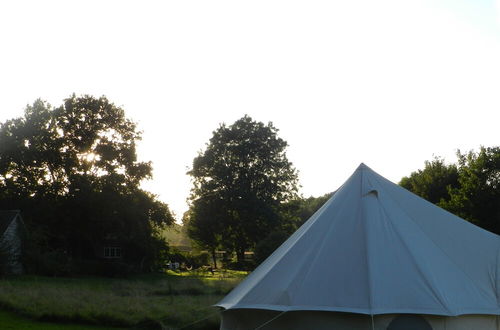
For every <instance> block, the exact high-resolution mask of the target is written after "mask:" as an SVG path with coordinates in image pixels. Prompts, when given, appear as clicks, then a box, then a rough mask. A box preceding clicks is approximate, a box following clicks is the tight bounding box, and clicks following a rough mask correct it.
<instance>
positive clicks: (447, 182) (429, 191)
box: [399, 157, 459, 204]
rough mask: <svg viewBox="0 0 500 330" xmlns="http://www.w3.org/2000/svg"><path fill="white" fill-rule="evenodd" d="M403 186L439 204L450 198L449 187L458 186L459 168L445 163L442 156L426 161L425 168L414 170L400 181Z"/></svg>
mask: <svg viewBox="0 0 500 330" xmlns="http://www.w3.org/2000/svg"><path fill="white" fill-rule="evenodd" d="M399 185H401V186H402V187H403V188H405V189H408V190H409V191H411V192H413V193H414V194H416V195H419V196H420V197H422V198H424V199H426V200H428V201H429V202H431V203H434V204H437V203H439V202H440V201H442V200H444V201H446V200H449V199H450V195H449V192H448V191H449V189H450V188H456V187H458V185H459V183H458V169H457V166H456V165H454V164H451V165H447V164H445V162H444V160H443V159H442V158H438V157H436V158H434V159H433V160H432V161H425V167H424V169H423V170H418V171H415V172H412V173H411V174H410V176H408V177H403V178H402V179H401V181H400V182H399Z"/></svg>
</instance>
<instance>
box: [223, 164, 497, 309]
mask: <svg viewBox="0 0 500 330" xmlns="http://www.w3.org/2000/svg"><path fill="white" fill-rule="evenodd" d="M499 238H500V237H499V236H497V235H495V234H493V233H490V232H488V231H485V230H483V229H481V228H479V227H477V226H475V225H473V224H471V223H469V222H467V221H465V220H463V219H461V218H459V217H457V216H455V215H453V214H451V213H449V212H447V211H445V210H443V209H441V208H439V207H437V206H436V205H434V204H432V203H429V202H427V201H425V200H424V199H422V198H420V197H418V196H416V195H414V194H412V193H411V192H409V191H407V190H405V189H404V188H402V187H400V186H398V185H396V184H394V183H392V182H390V181H389V180H387V179H385V178H383V177H382V176H380V175H378V174H377V173H375V172H374V171H373V170H371V169H370V168H369V167H367V166H366V165H364V164H361V165H360V166H359V167H358V169H357V170H356V171H355V172H354V174H353V175H352V176H351V177H350V178H349V179H348V180H347V181H346V182H345V183H344V185H343V186H342V187H341V188H340V189H339V190H338V191H337V193H336V194H335V195H334V196H333V197H332V198H330V199H329V200H328V201H327V202H326V203H325V204H324V205H323V207H322V208H321V209H319V210H318V211H317V212H316V213H315V214H314V215H313V216H312V217H311V218H310V219H309V220H308V221H307V222H306V223H304V225H303V226H301V227H300V228H299V229H298V230H297V231H296V232H295V233H294V234H293V235H292V236H291V237H290V238H289V239H288V240H287V241H285V243H283V245H281V246H280V247H279V248H278V249H277V250H276V251H275V252H274V253H273V254H272V255H271V256H270V257H269V258H268V259H266V261H264V262H263V263H262V264H261V265H260V266H259V267H258V268H257V269H256V270H255V271H253V272H252V273H251V274H250V275H249V276H248V277H247V278H246V279H245V280H244V281H243V282H242V283H241V284H240V285H239V286H237V287H236V288H235V289H234V290H233V291H232V292H230V293H229V294H228V295H227V296H226V297H225V298H224V299H223V300H222V301H221V302H219V303H218V304H217V306H219V307H222V308H225V309H236V308H255V309H269V310H277V311H298V310H318V311H339V312H351V313H361V314H371V315H375V314H389V313H410V314H436V315H461V314H494V315H500V307H499V306H500V304H499V302H498V298H497V297H499V296H500V274H499V271H498V270H500V268H499V263H498V261H499V260H500V239H499Z"/></svg>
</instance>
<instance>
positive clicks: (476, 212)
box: [400, 147, 500, 234]
mask: <svg viewBox="0 0 500 330" xmlns="http://www.w3.org/2000/svg"><path fill="white" fill-rule="evenodd" d="M457 157H458V164H456V165H445V164H444V161H443V160H442V159H439V158H436V159H434V160H433V161H432V162H426V163H425V168H424V170H419V171H417V172H413V173H412V174H411V175H410V177H405V178H403V179H402V180H401V182H400V184H401V185H402V186H403V187H405V188H406V189H408V190H410V191H412V192H414V193H416V194H418V195H420V196H421V197H423V198H426V199H427V200H429V201H430V202H433V203H436V204H437V205H438V206H440V207H442V208H444V209H446V210H448V211H450V212H452V213H454V214H456V215H458V216H460V217H462V218H464V219H467V220H469V221H471V222H473V223H475V224H476V225H478V226H480V227H482V228H484V229H486V230H489V231H492V232H494V233H496V234H500V148H499V147H491V148H485V147H481V148H480V150H479V151H478V152H475V151H469V152H468V153H465V154H462V153H461V152H460V151H458V152H457Z"/></svg>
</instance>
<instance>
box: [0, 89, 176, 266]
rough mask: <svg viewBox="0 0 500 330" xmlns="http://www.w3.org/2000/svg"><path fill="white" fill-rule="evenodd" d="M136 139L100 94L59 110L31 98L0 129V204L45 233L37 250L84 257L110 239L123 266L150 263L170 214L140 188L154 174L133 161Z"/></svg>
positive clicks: (118, 112)
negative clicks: (22, 111)
mask: <svg viewBox="0 0 500 330" xmlns="http://www.w3.org/2000/svg"><path fill="white" fill-rule="evenodd" d="M140 137H141V134H140V132H139V131H137V128H136V125H135V124H134V123H133V122H132V121H130V120H129V119H127V118H126V117H125V113H124V111H123V109H121V108H119V107H117V106H115V105H114V104H112V103H111V102H109V101H108V100H107V99H106V98H105V97H100V98H94V97H92V96H82V97H76V96H75V95H73V96H71V97H70V98H68V99H66V100H65V101H64V104H63V105H61V106H60V107H58V108H53V107H51V106H50V105H49V104H47V103H46V102H43V101H41V100H37V101H35V102H34V104H33V105H32V106H28V107H27V108H26V111H25V114H24V116H23V117H21V118H16V119H12V120H8V121H6V122H5V123H3V124H1V126H0V191H1V194H2V195H3V197H4V198H3V199H2V201H0V207H6V206H7V205H8V208H9V209H12V208H13V207H14V208H18V209H21V210H23V216H24V219H25V222H26V224H27V227H28V230H29V231H30V232H32V231H37V232H38V234H39V233H40V232H43V234H44V235H43V237H38V243H39V244H40V245H39V246H38V248H39V249H40V250H41V252H42V253H45V252H47V253H50V252H51V251H63V252H64V253H66V254H67V255H68V256H69V257H71V258H76V259H85V258H89V257H92V256H93V247H94V246H95V245H96V244H97V243H98V242H103V241H105V240H107V239H110V238H112V239H114V240H117V241H120V242H122V243H123V246H124V251H125V253H124V255H125V257H126V259H127V260H128V262H131V263H135V264H137V265H139V264H142V265H150V264H152V263H153V260H154V259H155V257H156V256H157V255H158V254H159V253H160V252H159V250H161V249H163V248H165V246H166V245H165V242H162V240H161V239H160V236H159V232H160V231H161V229H162V228H163V227H164V226H165V225H168V224H170V223H172V222H173V217H172V215H171V214H170V211H169V209H168V207H167V205H165V204H163V203H161V202H159V201H158V200H156V198H155V196H154V195H152V194H150V193H148V192H146V191H143V190H141V189H140V188H139V185H140V182H141V181H142V180H144V179H148V178H151V171H152V168H151V164H150V163H147V162H139V161H138V160H137V156H136V142H137V141H138V140H140ZM38 234H37V235H38Z"/></svg>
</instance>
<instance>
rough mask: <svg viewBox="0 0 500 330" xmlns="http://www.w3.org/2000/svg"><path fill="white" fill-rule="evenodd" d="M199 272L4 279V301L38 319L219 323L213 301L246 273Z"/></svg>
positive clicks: (0, 297)
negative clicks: (216, 273) (114, 277)
mask: <svg viewBox="0 0 500 330" xmlns="http://www.w3.org/2000/svg"><path fill="white" fill-rule="evenodd" d="M179 275H184V276H179ZM186 275H187V276H186ZM195 275H196V276H193V275H192V274H187V273H184V274H176V275H164V274H162V275H147V276H136V277H133V278H130V279H103V278H76V279H75V278H73V279H69V278H47V277H34V276H23V277H17V278H10V279H3V280H0V306H1V307H3V309H8V310H11V311H15V312H17V313H19V314H22V315H26V316H28V317H30V318H33V319H36V320H49V321H58V322H69V323H83V324H94V325H105V326H118V327H130V326H140V325H145V326H147V325H154V324H157V325H159V324H160V323H161V324H162V325H163V326H167V327H174V328H176V327H183V326H185V325H187V324H190V323H192V322H195V321H197V320H200V319H204V318H207V317H210V321H209V323H211V324H212V325H211V326H213V327H216V325H217V322H218V317H216V316H217V311H216V310H215V309H214V308H213V307H211V305H212V304H214V303H216V302H217V301H218V300H220V299H221V298H222V297H223V296H224V295H225V294H226V293H227V292H229V291H230V290H231V289H232V288H233V287H234V286H235V285H236V284H237V283H238V282H239V281H240V280H241V279H242V277H243V276H244V274H239V273H222V274H218V275H216V276H214V277H212V276H209V275H208V274H206V273H204V274H195ZM200 275H203V276H200ZM211 316H212V317H211Z"/></svg>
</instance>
